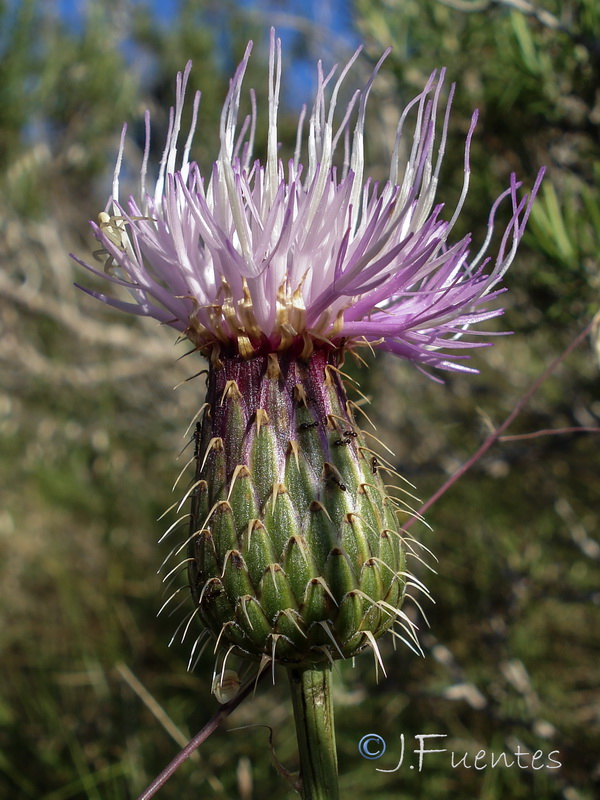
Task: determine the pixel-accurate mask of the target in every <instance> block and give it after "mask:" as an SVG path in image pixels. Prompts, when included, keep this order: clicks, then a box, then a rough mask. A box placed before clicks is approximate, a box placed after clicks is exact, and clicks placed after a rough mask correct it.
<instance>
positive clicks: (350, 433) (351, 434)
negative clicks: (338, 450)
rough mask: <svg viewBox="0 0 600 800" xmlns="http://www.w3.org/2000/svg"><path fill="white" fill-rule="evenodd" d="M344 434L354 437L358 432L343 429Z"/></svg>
mask: <svg viewBox="0 0 600 800" xmlns="http://www.w3.org/2000/svg"><path fill="white" fill-rule="evenodd" d="M344 436H351V437H352V438H353V439H356V437H357V436H358V433H357V432H356V431H344Z"/></svg>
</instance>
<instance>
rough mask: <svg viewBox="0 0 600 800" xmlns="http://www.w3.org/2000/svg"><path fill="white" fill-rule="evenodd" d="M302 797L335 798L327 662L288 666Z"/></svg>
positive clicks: (331, 717)
mask: <svg viewBox="0 0 600 800" xmlns="http://www.w3.org/2000/svg"><path fill="white" fill-rule="evenodd" d="M288 676H289V681H290V691H291V693H292V705H293V708H294V720H295V722H296V735H297V737H298V750H299V752H300V781H301V787H302V788H301V795H302V800H338V797H339V793H338V771H337V751H336V747H335V729H334V725H333V700H332V696H331V665H330V664H327V665H324V666H319V667H313V668H305V669H302V668H298V669H289V670H288Z"/></svg>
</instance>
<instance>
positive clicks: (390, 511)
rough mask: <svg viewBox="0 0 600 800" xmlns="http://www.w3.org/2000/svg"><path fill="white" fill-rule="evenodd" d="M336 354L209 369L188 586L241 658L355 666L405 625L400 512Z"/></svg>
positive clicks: (319, 352)
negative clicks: (349, 661)
mask: <svg viewBox="0 0 600 800" xmlns="http://www.w3.org/2000/svg"><path fill="white" fill-rule="evenodd" d="M341 353H342V351H341V350H339V349H334V348H331V347H330V348H327V349H325V348H323V349H316V350H314V351H313V352H312V354H311V355H310V356H309V357H308V358H306V359H302V358H301V357H298V355H297V354H291V353H290V351H289V350H288V351H284V352H282V353H269V354H268V355H264V356H262V355H261V356H256V357H254V358H251V359H247V360H244V359H242V358H240V357H233V358H224V359H223V360H218V359H213V360H212V361H211V364H210V367H209V374H208V394H207V398H206V405H205V407H204V411H203V417H202V421H201V424H200V425H199V427H198V430H197V434H196V437H197V441H196V454H195V455H196V477H195V483H194V489H193V494H192V509H191V527H190V536H189V540H188V557H189V559H190V560H189V577H190V584H191V587H192V594H193V597H194V600H195V602H196V604H197V606H198V612H197V613H198V615H199V617H200V619H201V621H202V622H203V624H204V625H205V626H206V628H208V630H209V631H210V632H211V633H212V634H213V635H214V636H215V637H216V638H217V639H218V643H219V645H220V646H221V647H223V648H226V649H232V650H234V651H235V652H237V653H238V654H240V655H242V656H244V657H251V658H255V659H265V658H267V659H272V660H273V661H276V662H280V663H284V664H286V665H288V666H295V665H302V666H304V665H311V664H318V663H320V662H324V661H331V660H333V659H337V658H349V657H351V656H354V655H356V654H357V653H359V652H360V651H361V650H363V649H364V648H365V647H367V646H375V640H376V639H378V638H379V637H380V636H381V635H382V634H383V633H385V631H387V630H388V629H389V628H390V627H391V626H392V624H393V623H394V622H395V621H398V622H400V623H401V624H404V625H405V626H406V625H407V623H408V621H407V619H406V618H405V616H404V614H403V613H402V612H401V611H400V610H399V609H400V606H401V605H402V601H403V598H404V593H405V586H406V575H407V574H406V571H405V554H404V549H403V540H402V535H401V530H400V527H399V524H398V521H397V519H396V510H395V505H394V503H393V501H392V500H391V499H390V497H388V495H387V493H386V489H385V487H384V483H383V480H382V477H381V475H380V472H379V466H378V465H379V462H378V461H377V457H376V456H375V453H374V452H373V450H372V449H371V448H370V446H369V445H368V444H367V443H366V440H365V436H364V434H363V433H362V432H361V431H360V430H359V429H358V428H357V427H356V425H355V422H354V418H353V414H352V409H351V403H350V402H349V401H348V399H347V397H346V391H345V387H344V383H343V380H342V375H341V372H340V369H339V363H340V359H341Z"/></svg>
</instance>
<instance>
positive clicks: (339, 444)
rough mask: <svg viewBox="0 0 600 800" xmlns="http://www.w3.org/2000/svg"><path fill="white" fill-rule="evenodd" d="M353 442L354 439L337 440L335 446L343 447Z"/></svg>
mask: <svg viewBox="0 0 600 800" xmlns="http://www.w3.org/2000/svg"><path fill="white" fill-rule="evenodd" d="M351 441H352V439H348V438H346V439H336V440H335V442H334V443H333V444H334V445H337V446H338V447H341V446H342V445H345V444H350V442H351Z"/></svg>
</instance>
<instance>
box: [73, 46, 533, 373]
mask: <svg viewBox="0 0 600 800" xmlns="http://www.w3.org/2000/svg"><path fill="white" fill-rule="evenodd" d="M250 51H251V44H249V45H248V48H247V49H246V53H245V55H244V58H243V60H242V63H241V64H240V66H239V67H238V69H237V71H236V73H235V75H234V77H233V79H232V81H231V85H230V89H229V92H228V94H227V97H226V100H225V104H224V107H223V111H222V114H221V123H220V141H221V146H220V152H219V155H218V158H217V160H216V161H215V163H214V165H213V167H212V171H211V172H210V174H208V175H203V174H202V173H201V171H200V168H199V167H198V165H197V164H196V163H195V162H194V161H192V160H190V154H191V148H192V140H193V137H194V132H195V128H196V122H197V117H198V110H199V103H200V95H199V93H198V94H196V96H195V98H194V102H193V116H192V124H191V129H190V131H189V133H188V134H187V137H186V138H185V141H184V142H183V149H182V152H181V153H179V152H178V147H180V145H181V144H182V141H181V118H182V111H183V106H184V95H185V88H186V84H187V82H188V78H189V74H190V69H191V64H188V65H187V67H186V69H185V70H184V72H183V74H181V73H180V74H179V75H178V78H177V96H176V103H175V108H174V109H172V111H171V117H170V127H169V132H168V136H167V143H166V146H165V149H164V153H163V157H162V160H161V163H160V168H159V171H158V178H157V180H156V182H155V184H154V187H153V190H149V189H148V187H147V181H148V160H149V147H150V122H149V115H148V114H147V115H146V148H145V153H144V159H143V166H142V170H141V182H140V194H139V198H137V199H136V198H134V197H130V198H129V200H128V201H126V202H123V201H121V200H120V199H119V173H120V169H121V162H122V157H123V151H124V139H125V128H124V130H123V137H122V140H121V147H120V151H119V156H118V160H117V168H116V170H115V177H114V185H113V195H112V198H111V200H110V202H109V204H108V206H107V209H106V211H105V212H103V213H102V214H101V215H100V217H99V221H98V224H96V223H92V227H93V230H94V234H95V236H96V238H97V239H98V241H99V242H100V244H101V246H102V251H103V252H104V253H105V256H106V264H105V270H104V273H102V272H101V271H98V270H96V269H94V267H92V266H91V265H89V264H85V263H84V262H79V263H82V264H83V265H84V266H86V267H87V268H88V269H90V270H91V271H92V272H95V273H96V274H100V275H102V276H103V277H105V278H106V280H108V281H110V282H112V283H114V284H115V285H117V286H123V287H126V289H128V290H129V292H130V294H131V295H132V296H133V299H134V301H135V302H133V303H132V302H124V301H122V300H118V299H115V298H113V297H111V296H108V295H106V294H104V293H100V292H93V291H90V294H92V295H93V296H95V297H97V298H98V299H100V300H102V301H104V302H106V303H108V304H110V305H112V306H115V307H116V308H120V309H123V310H124V311H130V312H132V313H135V314H141V315H146V316H150V317H154V318H155V319H157V320H159V321H161V322H163V323H166V324H168V325H171V326H172V327H174V328H175V329H177V330H178V331H180V332H181V333H182V334H184V335H185V336H187V337H188V338H189V339H190V340H191V341H192V342H193V344H195V345H196V347H197V348H198V349H199V350H200V351H202V352H204V353H206V354H210V353H212V354H213V355H214V354H215V353H223V354H227V355H230V356H235V355H240V356H242V358H250V357H252V356H254V355H265V354H268V353H269V352H274V351H282V350H285V349H288V348H292V349H293V350H294V351H295V352H296V353H297V354H298V356H299V357H301V358H307V357H308V356H309V355H310V353H311V352H312V350H313V349H314V347H315V346H316V345H318V346H328V343H331V344H332V345H333V346H334V347H337V346H339V345H340V344H341V343H345V344H346V346H351V345H352V344H353V343H359V342H363V343H367V342H368V343H369V344H370V345H371V346H372V347H375V348H379V349H381V350H388V351H391V352H392V353H395V354H396V355H398V356H401V357H402V358H406V359H408V360H410V361H414V362H417V363H418V364H420V365H423V366H431V367H438V368H441V369H450V370H463V371H465V370H467V371H474V370H472V369H468V368H467V367H465V366H464V365H463V359H464V358H465V357H466V356H465V355H464V349H465V348H470V347H477V346H483V345H485V344H488V342H486V341H483V340H482V338H481V337H482V332H480V331H473V326H474V325H477V324H479V323H481V322H484V321H486V320H488V319H490V318H492V317H496V316H498V315H499V314H501V313H502V309H499V308H497V307H490V303H491V302H492V301H494V300H495V299H496V298H497V296H498V294H499V292H501V291H502V289H501V281H502V278H503V276H504V274H505V273H506V270H507V269H508V267H509V266H510V264H511V263H512V261H513V259H514V257H515V253H516V249H517V246H518V244H519V242H520V240H521V238H522V235H523V231H524V227H525V224H526V221H527V218H528V215H529V212H530V209H531V204H532V201H533V198H534V196H535V193H536V191H537V187H538V185H539V181H540V180H541V174H540V176H539V177H538V180H537V181H536V184H535V186H534V188H533V191H532V193H531V194H530V195H529V196H525V197H523V198H521V199H519V197H518V194H517V192H518V189H519V187H520V184H519V183H517V181H516V179H515V178H514V176H513V177H511V182H510V186H509V188H508V189H507V190H506V191H505V192H504V193H503V194H502V195H501V196H500V197H499V198H498V200H497V201H496V202H495V203H494V205H493V206H492V209H491V211H490V213H489V221H488V235H487V237H486V239H485V241H484V243H483V245H482V247H481V248H480V249H479V251H478V252H477V253H475V254H474V255H472V254H471V252H470V246H471V237H470V236H465V237H464V238H462V239H459V240H458V241H452V240H451V235H452V231H453V228H454V225H455V222H456V220H457V218H458V215H459V213H460V210H461V208H462V205H463V203H464V200H465V197H466V194H467V189H468V184H469V176H470V166H469V150H470V145H471V138H472V135H473V132H474V128H475V124H476V119H477V114H476V113H474V114H473V117H472V121H471V125H470V128H469V132H468V135H467V139H466V144H465V162H464V163H465V166H464V182H463V188H462V192H461V194H460V198H459V201H458V204H457V206H456V208H455V209H454V210H453V211H450V212H448V211H447V210H446V209H445V208H444V204H443V203H440V202H437V201H436V191H437V184H438V178H439V173H440V168H441V164H442V159H443V155H444V149H445V146H446V137H447V130H448V117H449V109H450V104H451V100H452V94H453V89H454V87H452V88H451V90H450V97H449V99H448V101H447V103H446V106H445V109H444V108H443V107H442V106H443V103H442V100H441V95H442V89H443V83H444V71H443V70H442V71H441V72H439V73H434V74H433V75H432V76H431V77H430V79H429V80H428V82H427V84H426V86H425V88H424V89H423V91H422V92H421V94H419V95H418V96H417V97H416V98H415V99H414V100H412V102H410V103H409V104H408V106H407V107H406V109H405V110H404V111H403V112H402V114H401V116H400V121H399V123H398V128H397V134H396V139H395V145H394V148H393V152H392V155H391V162H390V172H389V178H388V180H387V181H386V182H385V183H377V182H375V181H372V180H371V179H370V178H365V175H364V136H365V108H366V103H367V98H368V95H369V92H370V89H371V85H372V83H373V80H374V79H375V76H376V74H377V71H378V69H379V67H380V65H381V63H382V61H383V58H385V56H386V55H387V53H386V54H384V56H383V57H382V59H381V61H380V62H379V64H378V65H377V66H376V68H375V70H374V71H373V74H372V76H371V78H370V80H369V82H368V83H367V85H366V86H365V88H364V89H362V90H357V91H356V92H355V94H354V96H353V99H352V101H351V103H350V104H349V106H348V108H347V109H346V110H345V112H344V113H343V114H342V115H341V120H339V121H338V120H335V119H334V112H335V110H336V100H337V96H338V93H339V90H340V87H341V84H342V82H343V81H344V80H345V79H346V77H347V73H348V72H349V70H350V68H351V66H352V64H353V63H354V61H355V60H356V58H357V57H358V55H359V52H360V51H357V52H356V53H355V55H354V56H353V57H352V59H351V60H350V62H349V63H348V64H347V65H346V67H344V69H343V70H342V72H341V74H340V76H339V78H338V79H337V82H334V73H335V69H333V70H331V72H329V74H327V75H325V74H324V73H323V70H322V67H321V64H319V65H318V87H317V92H316V97H315V101H314V105H313V108H312V112H311V114H310V118H309V120H308V124H307V127H308V133H307V134H306V131H305V130H304V129H305V127H306V126H305V124H304V123H305V113H304V112H303V113H302V114H301V116H300V120H299V124H298V137H297V146H296V150H295V153H294V154H293V157H291V158H290V159H289V161H287V163H286V162H284V161H283V160H282V159H281V158H280V157H279V149H278V148H279V143H278V135H277V112H278V104H279V95H280V88H281V45H280V41H279V40H275V36H274V34H272V38H271V52H270V62H269V107H268V142H267V153H266V159H265V161H264V163H263V162H261V161H260V160H254V157H253V144H254V132H255V126H256V115H257V110H256V102H255V98H254V94H253V93H252V91H251V92H250V99H251V109H252V111H251V114H250V115H249V116H248V117H246V118H245V119H244V121H243V123H242V124H241V125H239V126H238V116H239V107H240V99H241V92H242V82H243V78H244V73H245V71H246V67H247V64H248V59H249V57H250ZM410 116H412V117H414V120H413V126H412V127H413V130H414V132H413V135H412V143H411V144H410V143H409V144H408V145H406V144H405V143H404V139H403V129H404V127H405V123H406V121H407V119H408V118H409V117H410ZM352 127H353V130H351V129H352ZM238 128H239V129H238ZM304 140H306V145H307V146H306V148H304V146H303V141H304ZM303 149H306V150H307V156H308V158H307V163H305V164H304V165H303V164H302V163H301V156H302V152H303ZM401 150H402V151H404V150H407V151H408V152H409V155H408V159H407V161H406V163H405V164H400V151H401ZM334 160H335V161H336V162H339V164H338V166H334ZM504 198H508V202H510V203H512V216H511V219H510V221H509V223H508V225H507V227H506V229H505V231H504V234H503V236H502V237H501V241H500V244H499V247H498V251H497V253H496V254H495V257H490V256H488V255H487V252H488V248H489V245H490V242H491V239H492V232H493V227H494V217H495V214H496V210H497V208H498V205H499V203H500V202H501V201H502V200H503V199H504ZM77 260H78V259H77ZM86 291H89V290H86ZM473 333H479V337H480V338H479V339H478V340H477V341H472V340H470V339H469V338H468V337H469V334H473ZM484 336H485V335H484Z"/></svg>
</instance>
